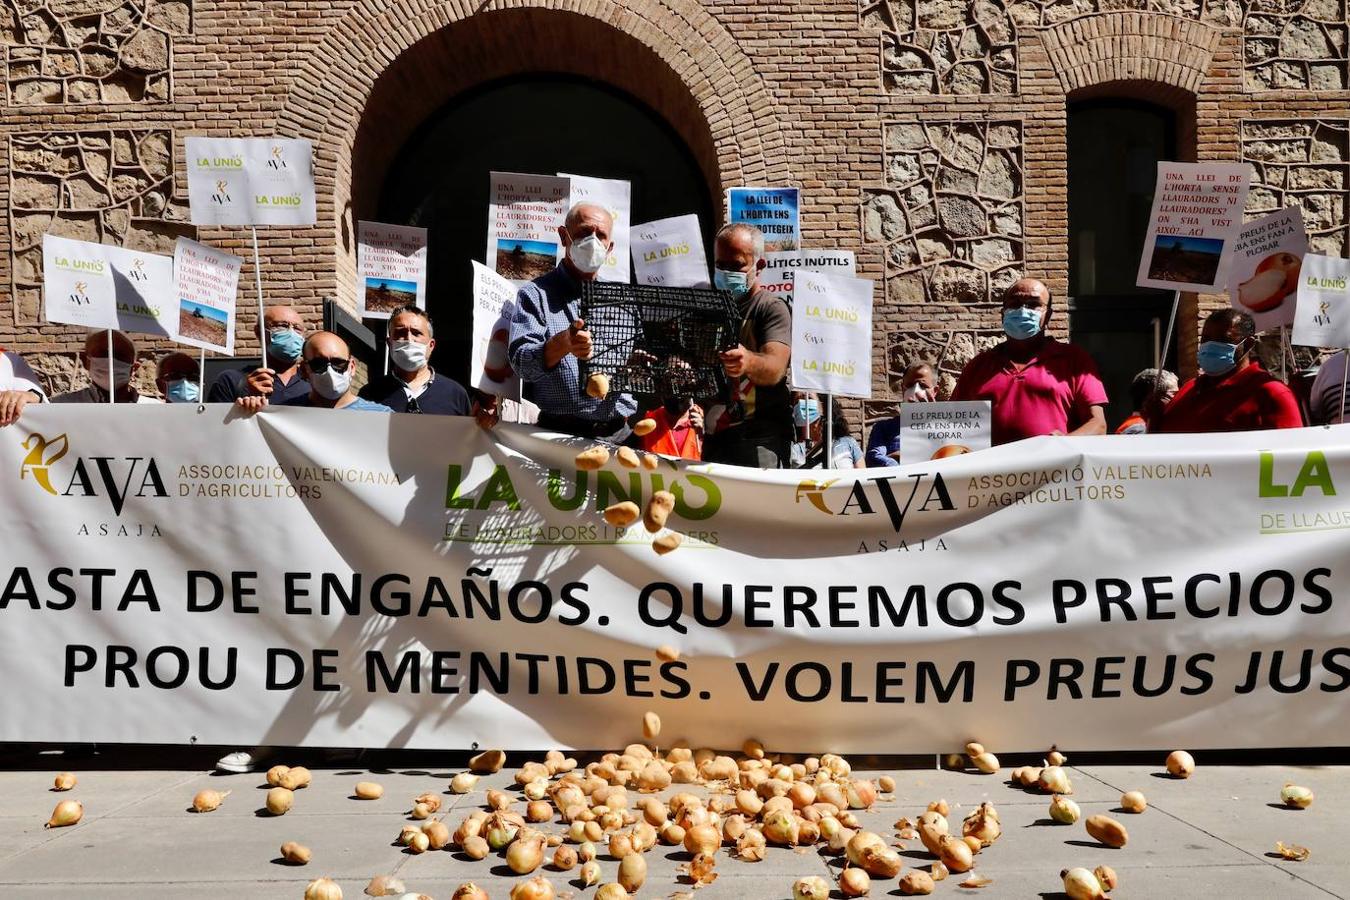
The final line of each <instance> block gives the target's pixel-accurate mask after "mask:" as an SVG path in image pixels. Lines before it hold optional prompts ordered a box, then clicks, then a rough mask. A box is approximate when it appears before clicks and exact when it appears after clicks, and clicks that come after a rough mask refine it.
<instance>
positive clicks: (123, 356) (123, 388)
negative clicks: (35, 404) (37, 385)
mask: <svg viewBox="0 0 1350 900" xmlns="http://www.w3.org/2000/svg"><path fill="white" fill-rule="evenodd" d="M108 334H109V332H107V331H95V332H93V333H92V334H90V335H89V337H88V338H86V339H85V341H84V349H83V350H81V351H80V363H81V364H82V365H83V366H84V369H85V371H86V372H88V373H89V380H90V381H91V382H93V384H91V385H89V387H87V388H82V389H80V390H78V391H71V392H69V393H67V394H58V395H57V396H55V397H53V398H52V402H53V403H107V402H108V392H109V391H110V390H111V391H112V394H113V402H115V403H163V402H164V401H162V400H160V399H159V398H158V397H146V396H144V395H143V394H141V393H140V392H138V391H137V390H136V388H134V387H132V384H131V378H132V376H133V375H135V374H136V369H137V368H138V367H139V364H138V363H137V362H136V345H135V344H133V343H132V342H131V338H129V337H127V336H126V335H125V334H123V333H122V332H120V331H114V332H111V334H112V336H113V343H112V347H113V359H112V368H111V369H109V367H108Z"/></svg>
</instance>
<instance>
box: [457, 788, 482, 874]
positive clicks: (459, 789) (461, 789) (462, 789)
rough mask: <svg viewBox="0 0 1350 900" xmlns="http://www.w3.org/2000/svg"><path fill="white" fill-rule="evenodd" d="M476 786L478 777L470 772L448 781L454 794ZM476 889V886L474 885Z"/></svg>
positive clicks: (467, 790) (466, 791) (463, 792)
mask: <svg viewBox="0 0 1350 900" xmlns="http://www.w3.org/2000/svg"><path fill="white" fill-rule="evenodd" d="M476 784H478V776H477V775H475V774H473V773H472V772H460V773H459V774H458V775H456V776H455V777H454V778H451V779H450V791H451V793H455V794H467V793H468V792H469V791H471V790H473V788H474V785H476ZM475 887H477V885H475Z"/></svg>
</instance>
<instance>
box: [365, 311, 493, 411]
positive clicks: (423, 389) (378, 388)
mask: <svg viewBox="0 0 1350 900" xmlns="http://www.w3.org/2000/svg"><path fill="white" fill-rule="evenodd" d="M388 341H389V363H390V368H391V369H392V370H393V371H392V372H391V373H390V374H388V375H384V376H382V377H380V378H377V379H375V380H374V381H372V382H370V383H369V384H367V385H366V386H365V387H364V388H362V389H361V395H360V396H361V397H362V399H365V400H370V401H372V402H375V403H382V404H384V405H385V406H387V407H389V408H390V409H392V410H393V411H394V412H406V413H425V414H427V415H432V416H467V415H469V412H470V404H469V394H468V392H467V391H465V390H464V388H463V387H461V386H460V385H459V384H458V383H457V382H456V381H454V379H451V378H446V377H445V376H444V375H441V374H440V373H438V372H437V371H436V370H435V369H433V368H432V367H431V366H430V365H428V364H427V362H428V360H429V359H430V358H431V351H433V350H435V349H436V339H435V337H433V330H432V326H431V320H430V319H429V318H427V314H426V311H425V310H423V309H421V308H420V307H417V306H400V307H399V308H398V309H396V310H394V312H393V314H392V315H391V316H390V317H389V337H388Z"/></svg>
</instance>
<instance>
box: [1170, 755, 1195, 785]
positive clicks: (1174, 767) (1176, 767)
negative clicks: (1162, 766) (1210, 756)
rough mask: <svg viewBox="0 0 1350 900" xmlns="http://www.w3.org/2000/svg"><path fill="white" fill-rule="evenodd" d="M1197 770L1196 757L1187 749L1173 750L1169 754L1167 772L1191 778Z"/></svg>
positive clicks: (1173, 775) (1179, 776) (1174, 776)
mask: <svg viewBox="0 0 1350 900" xmlns="http://www.w3.org/2000/svg"><path fill="white" fill-rule="evenodd" d="M1194 771H1195V757H1193V756H1191V755H1190V754H1189V753H1187V752H1186V751H1185V750H1173V751H1172V752H1171V753H1169V754H1167V772H1168V774H1170V775H1171V776H1172V777H1173V778H1190V777H1191V773H1193V772H1194Z"/></svg>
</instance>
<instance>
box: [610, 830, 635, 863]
mask: <svg viewBox="0 0 1350 900" xmlns="http://www.w3.org/2000/svg"><path fill="white" fill-rule="evenodd" d="M636 852H638V850H637V847H635V846H633V836H632V835H628V834H622V833H619V834H615V835H614V836H613V837H611V838H610V839H609V855H610V856H611V857H613V858H614V859H623V858H624V857H625V856H628V855H630V854H633V853H636Z"/></svg>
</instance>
